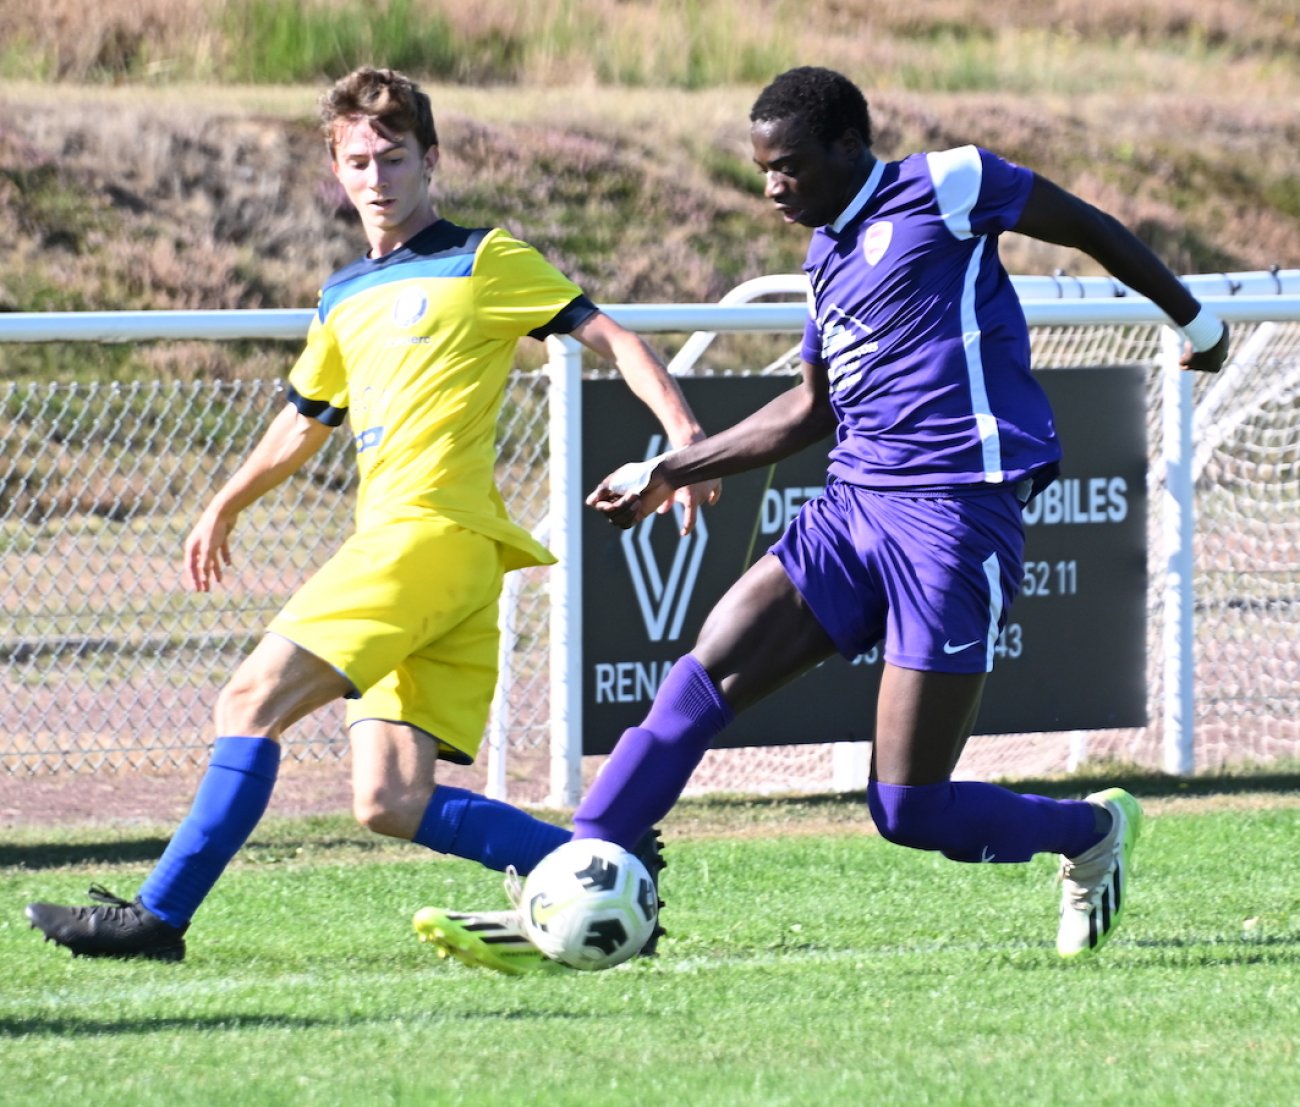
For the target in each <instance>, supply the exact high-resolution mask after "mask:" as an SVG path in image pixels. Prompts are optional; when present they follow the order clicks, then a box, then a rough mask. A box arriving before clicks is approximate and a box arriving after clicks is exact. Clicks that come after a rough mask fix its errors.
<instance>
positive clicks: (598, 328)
mask: <svg viewBox="0 0 1300 1107" xmlns="http://www.w3.org/2000/svg"><path fill="white" fill-rule="evenodd" d="M573 337H574V338H576V339H577V340H578V341H579V342H581V343H582V344H583V345H584V346H586V347H587V349H589V350H591V351H592V352H593V353H595V354H599V355H600V356H601V357H603V358H605V359H607V360H608V361H612V362H613V363H614V365H615V366H617V368H618V371H619V372H620V373H621V374H622V375H623V379H624V380H625V381H627V384H628V387H629V388H631V389H632V392H633V394H634V395H635V396H636V397H637V398H638V399H639V400H640V401H641V402H642V403H644V404H645V405H646V407H648V408H649V409H650V410H651V411H652V412H653V413H654V416H655V418H656V419H658V420H659V423H660V425H661V426H662V427H663V428H664V433H665V434H666V435H667V436H668V441H669V442H671V443H672V444H673V445H674V446H685V445H688V444H689V443H692V442H698V441H700V439H702V438H703V437H704V430H703V428H702V427H701V426H700V424H699V422H698V421H697V420H696V418H695V415H694V413H693V412H692V411H691V407H690V405H689V404H688V403H687V402H686V397H685V396H683V395H682V390H681V388H680V386H679V385H678V384H677V381H676V380H675V379H674V378H673V376H672V374H671V373H669V372H668V370H667V369H666V368H665V367H664V364H663V362H662V361H660V360H659V358H658V357H657V356H656V355H655V353H654V351H653V350H651V349H650V347H649V345H647V343H646V342H645V340H644V339H642V338H641V336H640V335H638V334H634V333H633V332H632V331H629V330H628V329H627V328H626V327H623V326H620V325H619V324H618V323H616V322H614V320H613V319H611V318H610V317H609V316H608V315H606V314H605V313H604V312H597V313H596V314H595V315H593V316H592V317H591V318H590V319H588V320H587V321H586V322H585V323H583V324H582V326H580V327H578V328H577V330H575V331H574V332H573ZM721 491H722V485H721V484H720V483H719V482H718V481H717V480H716V479H714V480H701V481H692V482H690V483H688V484H687V485H685V486H684V487H682V488H681V489H679V490H677V494H676V495H675V496H672V497H670V498H668V499H665V500H664V501H663V503H662V505H660V510H663V511H667V510H668V508H669V507H670V506H671V505H672V501H673V499H676V500H677V501H678V502H679V503H681V504H682V506H683V508H684V509H685V514H684V515H683V518H682V533H683V534H689V533H690V531H691V528H692V527H694V526H695V516H696V513H697V512H698V511H699V509H700V507H701V506H703V505H704V504H711V503H716V502H717V499H718V496H719V495H720V494H721Z"/></svg>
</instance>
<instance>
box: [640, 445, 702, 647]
mask: <svg viewBox="0 0 1300 1107" xmlns="http://www.w3.org/2000/svg"><path fill="white" fill-rule="evenodd" d="M663 449H664V442H663V436H662V435H658V434H656V435H653V436H652V437H651V438H650V445H649V446H648V447H647V448H646V452H645V459H647V460H648V459H649V458H652V457H654V456H655V455H656V454H659V453H661V452H662V451H663ZM681 510H682V509H681V508H680V507H674V508H673V510H672V512H671V513H670V514H668V515H651V516H649V517H648V518H646V519H643V520H641V522H639V523H637V525H636V526H634V527H633V528H632V529H631V530H626V531H624V532H623V537H622V546H623V557H624V559H625V560H626V561H627V568H628V572H629V573H630V574H631V577H632V588H633V590H634V591H635V592H636V602H637V606H638V607H639V608H640V609H641V619H642V621H643V622H644V623H645V631H646V636H647V637H648V638H649V639H650V641H651V642H663V641H665V640H667V641H672V640H674V639H676V638H679V637H681V633H682V623H683V621H684V620H685V618H686V612H687V609H688V608H689V607H690V606H691V594H692V593H693V592H694V591H695V581H696V579H697V578H698V577H699V573H700V562H701V561H702V560H703V559H704V547H705V546H706V545H707V544H708V541H709V528H708V525H707V524H706V523H705V521H704V513H703V512H701V513H700V514H698V515H696V517H695V529H694V530H692V531H691V533H690V534H688V535H686V536H685V537H682V536H680V535H679V536H678V538H677V542H676V543H675V545H674V546H673V551H672V556H671V558H669V559H668V561H669V563H668V565H667V571H666V572H664V571H663V570H662V569H661V566H660V564H659V556H658V555H657V554H656V551H655V548H654V544H653V542H652V541H651V536H652V534H653V531H654V528H655V526H657V525H658V526H671V527H673V529H674V530H681Z"/></svg>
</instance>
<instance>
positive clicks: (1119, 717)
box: [582, 367, 1147, 754]
mask: <svg viewBox="0 0 1300 1107" xmlns="http://www.w3.org/2000/svg"><path fill="white" fill-rule="evenodd" d="M1038 379H1039V380H1040V381H1041V382H1042V384H1043V386H1044V388H1045V389H1046V390H1047V393H1048V395H1049V396H1050V397H1051V400H1052V404H1053V407H1054V409H1055V412H1056V419H1057V429H1058V432H1059V434H1060V436H1061V440H1062V442H1063V444H1064V449H1065V461H1064V463H1063V467H1062V468H1063V472H1062V477H1061V479H1060V480H1059V481H1057V483H1056V484H1054V485H1053V486H1052V487H1050V488H1049V489H1047V491H1046V492H1044V493H1043V494H1042V495H1041V496H1039V497H1038V498H1037V499H1036V500H1034V501H1033V502H1032V503H1031V504H1030V505H1029V507H1028V508H1027V509H1026V512H1025V520H1026V524H1027V527H1026V534H1027V539H1026V548H1025V578H1024V585H1023V587H1022V590H1021V593H1020V596H1019V597H1018V598H1017V600H1016V601H1015V603H1014V605H1013V606H1012V608H1011V614H1010V619H1009V622H1008V625H1007V628H1006V630H1005V632H1004V633H1003V635H1002V637H1001V640H1000V641H999V643H998V647H997V660H996V663H995V666H994V670H993V673H992V675H991V676H990V678H989V683H988V687H987V689H986V691H985V695H984V702H983V705H982V707H981V709H980V716H979V720H978V722H977V725H976V733H977V734H1006V733H1015V732H1022V731H1024V732H1036V731H1057V730H1093V729H1101V728H1109V727H1125V726H1141V725H1143V724H1145V722H1146V689H1145V675H1146V591H1147V570H1146V564H1147V562H1146V540H1147V533H1146V466H1147V450H1146V411H1145V373H1144V372H1143V371H1142V370H1141V369H1137V368H1131V367H1125V368H1117V369H1054V370H1049V371H1046V372H1043V373H1040V374H1039V375H1038ZM681 384H682V386H683V390H684V391H685V393H686V396H687V398H688V400H689V401H690V403H691V406H692V407H693V408H694V410H695V412H696V414H697V415H698V416H699V418H700V421H701V422H702V423H703V425H704V426H705V428H706V429H707V430H709V431H717V430H721V429H722V428H724V427H726V426H729V425H731V424H732V423H734V422H736V421H737V420H738V419H740V418H742V417H743V416H744V415H746V414H748V413H749V412H751V411H753V410H755V409H756V408H758V407H761V406H762V405H763V404H764V403H766V402H767V401H768V400H770V399H772V398H773V397H774V396H776V395H777V394H778V393H779V392H780V391H781V390H782V389H785V388H790V387H792V386H793V385H794V384H795V379H794V378H791V377H714V378H685V379H682V381H681ZM582 412H583V416H582V423H583V428H582V446H583V460H582V480H583V488H584V490H589V489H591V488H593V487H595V485H596V484H597V483H598V482H599V480H600V479H601V478H602V477H604V476H605V475H606V474H608V473H610V472H612V471H613V470H614V469H616V468H617V467H618V466H619V465H621V464H622V463H623V462H625V461H632V460H639V459H641V458H644V457H649V456H652V455H654V454H656V453H659V452H660V451H661V450H663V449H664V448H665V446H666V444H665V443H664V442H663V440H662V436H661V433H660V431H659V427H658V425H657V424H656V422H655V420H654V419H653V417H652V416H650V415H649V413H648V412H647V411H646V409H645V408H644V407H643V406H642V405H641V404H640V403H639V402H638V401H637V400H636V399H635V398H634V397H633V396H632V395H631V394H630V392H629V391H628V389H627V387H626V386H625V385H624V384H623V383H622V382H621V381H618V380H598V381H586V382H584V384H583V398H582ZM828 446H829V440H828V441H827V443H826V444H824V445H819V446H814V447H812V448H810V449H808V450H805V451H803V452H802V453H801V454H798V455H796V456H794V457H791V458H787V459H786V460H785V461H782V462H780V463H778V464H777V465H774V466H771V467H769V468H767V469H764V470H761V471H755V472H752V473H745V474H742V475H740V476H736V477H729V478H727V480H726V481H725V482H724V486H723V496H722V499H721V501H720V502H719V503H718V504H717V505H715V506H714V507H712V508H709V509H707V510H706V512H705V514H704V520H703V522H702V524H700V525H698V526H697V528H696V530H695V532H694V533H693V534H691V535H690V536H688V537H686V538H682V537H680V536H679V534H678V529H679V528H678V525H677V523H676V521H675V519H674V517H673V516H672V515H668V516H656V517H654V518H653V519H649V520H646V521H644V522H642V523H640V524H638V525H637V526H636V527H635V528H633V529H632V530H630V531H620V530H617V529H616V528H614V527H612V526H611V525H610V524H609V523H607V522H605V521H604V519H603V518H601V517H600V516H599V515H597V514H596V513H595V512H594V511H591V510H589V509H584V521H583V525H582V547H583V552H582V564H583V580H582V610H583V628H582V657H583V661H582V684H583V752H584V753H587V754H601V753H608V752H609V750H610V749H612V748H613V745H614V742H615V741H617V739H618V736H619V735H620V734H621V733H622V732H623V730H624V729H626V728H627V727H629V726H634V725H636V724H637V723H639V722H640V721H641V719H642V717H643V716H644V714H645V712H646V709H647V708H648V707H649V704H650V701H651V699H653V697H654V692H655V689H656V688H657V687H658V685H659V683H660V682H661V681H662V679H663V676H664V673H665V672H667V670H668V668H669V666H671V664H672V663H673V661H675V660H676V659H677V658H678V657H680V656H681V655H682V654H683V653H686V652H687V651H689V649H690V648H691V645H692V644H693V643H694V641H695V635H696V633H697V632H698V630H699V628H700V626H701V624H702V623H703V621H704V617H705V616H706V615H707V614H708V612H709V609H710V608H711V607H712V606H713V604H714V602H715V601H716V600H717V599H718V597H720V596H721V595H722V593H723V592H724V591H725V590H726V588H727V587H728V586H729V585H730V584H731V583H732V582H733V581H734V580H735V579H736V578H737V577H739V576H740V574H741V573H742V572H743V571H744V570H745V569H746V568H747V567H748V566H749V565H750V564H752V563H753V561H754V560H755V559H757V558H758V557H761V556H762V555H763V553H764V552H766V550H767V548H768V546H769V545H770V544H771V543H772V541H773V540H774V539H775V538H776V536H777V535H778V534H779V533H780V532H781V530H782V529H784V527H785V525H786V523H787V522H788V521H789V520H790V518H792V517H793V515H794V514H795V513H796V512H797V511H798V510H799V506H800V505H801V504H802V503H803V502H804V501H805V500H807V499H809V498H811V497H813V496H816V495H818V494H819V493H820V491H821V488H822V486H823V484H824V482H825V464H826V450H827V448H828ZM878 653H879V651H878V650H877V651H872V653H871V654H867V655H864V656H862V657H859V658H856V659H855V660H854V661H852V662H850V661H847V660H845V659H843V658H840V657H835V658H832V659H831V660H829V661H827V662H826V663H825V664H823V665H821V666H819V667H818V668H817V669H815V670H813V671H812V672H810V673H807V674H805V675H804V676H803V677H802V678H800V679H799V680H797V681H795V682H794V683H793V684H790V685H787V686H786V687H785V688H782V689H781V690H779V691H777V692H776V693H774V694H773V695H771V696H770V697H768V698H767V699H765V700H763V701H762V702H761V703H759V704H758V705H756V706H755V707H753V708H751V709H750V710H749V711H747V712H745V713H744V714H742V715H741V716H739V717H738V718H737V719H736V721H735V722H734V723H733V724H732V726H730V727H729V728H728V729H727V730H726V731H725V732H724V733H723V735H722V736H721V739H720V740H719V741H718V742H717V743H716V744H717V745H718V746H720V747H737V746H765V745H786V744H793V743H801V742H840V741H862V740H866V739H870V738H871V736H872V731H873V722H874V704H875V696H876V689H877V687H878V684H879V680H880V660H879V656H878Z"/></svg>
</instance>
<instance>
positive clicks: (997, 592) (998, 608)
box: [984, 553, 1002, 672]
mask: <svg viewBox="0 0 1300 1107" xmlns="http://www.w3.org/2000/svg"><path fill="white" fill-rule="evenodd" d="M984 579H985V580H987V581H988V582H989V633H988V638H987V639H986V640H985V646H984V657H985V664H984V671H985V672H992V671H993V656H994V650H996V648H997V644H998V622H999V620H1000V619H1001V618H1002V566H1001V565H999V564H998V555H997V554H995V553H991V554H989V555H988V557H986V558H985V559H984Z"/></svg>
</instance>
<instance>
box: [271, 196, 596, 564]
mask: <svg viewBox="0 0 1300 1107" xmlns="http://www.w3.org/2000/svg"><path fill="white" fill-rule="evenodd" d="M596 311H597V308H596V306H595V305H594V304H593V303H592V302H591V301H590V300H589V299H588V298H587V297H586V296H584V295H583V293H582V290H581V289H580V288H578V286H577V285H576V284H574V283H573V282H572V281H570V280H569V279H568V278H567V277H565V276H564V275H563V274H562V273H560V272H559V271H558V270H557V269H555V267H554V266H552V265H551V264H550V263H549V262H548V261H546V259H545V258H543V257H542V256H541V254H539V253H538V252H537V250H535V249H534V248H533V247H531V246H529V245H527V244H526V243H524V242H521V241H519V240H518V239H517V238H514V237H513V236H512V235H510V234H509V233H508V232H506V231H504V230H501V229H499V228H497V229H469V228H465V227H459V226H456V225H455V224H453V223H449V222H448V221H447V220H445V219H443V220H439V221H438V222H436V223H434V224H432V225H431V226H429V227H426V228H425V229H424V230H423V231H421V232H420V233H419V234H417V235H415V236H414V237H413V238H412V239H411V241H410V242H408V243H406V244H405V245H403V246H402V247H400V248H399V249H397V250H394V251H393V252H392V253H389V254H385V255H384V256H383V257H380V258H369V257H365V258H361V259H360V260H358V261H356V262H354V263H353V264H351V265H349V266H347V267H346V268H344V269H341V270H339V271H338V272H337V273H335V274H334V275H333V276H331V277H330V279H329V280H328V281H327V282H326V283H325V286H324V288H322V290H321V296H320V304H319V306H318V308H317V311H316V314H315V316H314V317H313V319H312V322H311V327H310V329H309V331H308V335H307V345H306V347H305V349H304V350H303V352H302V355H301V356H300V357H299V359H298V361H297V363H296V364H295V365H294V367H293V369H292V371H291V372H290V374H289V402H290V403H292V404H294V406H295V407H296V408H297V409H298V411H299V412H301V413H302V414H303V415H306V416H308V417H310V418H314V419H317V420H319V421H320V422H322V423H325V424H327V425H329V426H338V425H340V424H341V423H342V422H343V420H344V418H347V419H348V421H349V423H350V426H351V429H352V433H353V436H354V438H355V443H356V451H357V466H358V469H359V471H360V477H361V480H360V486H359V488H358V490H357V506H356V521H357V529H358V530H359V531H360V530H363V529H368V528H370V527H373V526H377V525H380V524H383V523H385V522H388V521H393V520H399V519H401V520H413V519H427V520H439V519H442V520H446V521H448V522H450V523H453V524H456V525H458V526H462V527H465V528H467V529H469V530H473V531H476V532H478V533H481V534H484V535H487V536H489V537H491V538H493V539H495V540H496V541H498V542H500V543H502V547H503V553H504V557H505V563H506V567H507V568H511V569H514V568H519V567H521V566H524V565H541V564H551V563H553V562H554V561H555V558H554V556H553V555H552V554H551V553H550V551H549V550H547V549H546V548H545V547H544V546H542V545H541V544H540V543H538V542H537V541H536V540H535V539H534V538H533V537H532V536H531V535H530V534H529V533H528V532H527V531H525V530H524V529H523V528H521V527H519V526H518V525H516V524H515V523H514V522H512V521H511V519H510V518H509V516H508V514H507V512H506V508H505V503H504V501H503V500H502V498H501V493H500V490H499V489H498V488H497V484H496V477H495V471H494V470H495V462H496V429H497V418H498V415H499V413H500V410H501V403H502V400H503V399H504V396H505V388H506V382H507V378H508V375H509V371H510V366H511V363H512V360H513V354H514V349H515V345H516V343H517V341H518V340H519V339H520V338H522V337H523V336H524V335H529V336H531V337H534V338H539V339H541V338H545V337H546V336H547V335H549V334H567V333H569V332H571V331H573V330H574V329H575V328H576V327H578V326H580V325H581V324H582V323H584V322H585V321H586V320H587V319H589V318H590V317H591V316H592V315H593V314H595V312H596Z"/></svg>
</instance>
